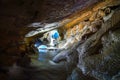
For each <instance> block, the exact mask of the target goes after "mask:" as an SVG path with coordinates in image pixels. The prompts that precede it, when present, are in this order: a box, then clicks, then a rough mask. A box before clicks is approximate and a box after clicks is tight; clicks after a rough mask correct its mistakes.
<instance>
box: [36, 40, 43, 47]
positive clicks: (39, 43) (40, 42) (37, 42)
mask: <svg viewBox="0 0 120 80" xmlns="http://www.w3.org/2000/svg"><path fill="white" fill-rule="evenodd" d="M41 44H42V41H40V40H37V41H36V42H35V44H34V46H35V47H39V46H40V45H41Z"/></svg>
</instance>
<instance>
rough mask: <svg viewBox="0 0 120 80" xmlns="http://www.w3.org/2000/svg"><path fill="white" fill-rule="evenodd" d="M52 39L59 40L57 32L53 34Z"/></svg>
mask: <svg viewBox="0 0 120 80" xmlns="http://www.w3.org/2000/svg"><path fill="white" fill-rule="evenodd" d="M52 38H54V39H57V38H59V33H58V31H56V32H55V33H53V35H52Z"/></svg>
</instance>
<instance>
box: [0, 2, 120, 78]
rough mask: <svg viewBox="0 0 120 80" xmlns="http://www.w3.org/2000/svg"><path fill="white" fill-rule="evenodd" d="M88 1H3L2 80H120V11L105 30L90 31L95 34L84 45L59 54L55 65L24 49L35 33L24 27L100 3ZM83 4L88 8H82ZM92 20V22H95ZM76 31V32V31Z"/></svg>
mask: <svg viewBox="0 0 120 80" xmlns="http://www.w3.org/2000/svg"><path fill="white" fill-rule="evenodd" d="M63 1H64V3H63ZM77 1H78V2H77ZM86 1H87V0H83V1H82V0H61V1H59V0H55V1H53V0H47V1H46V0H42V1H33V0H26V1H24V0H21V1H17V0H11V1H8V0H1V1H0V2H1V3H0V4H1V5H0V8H1V10H2V12H0V18H1V19H2V20H1V21H0V23H1V27H0V31H1V33H2V34H0V35H1V45H0V79H2V80H119V79H120V71H119V70H120V54H119V53H120V51H119V49H120V26H119V25H120V24H117V23H119V17H117V16H119V13H120V11H119V9H118V10H117V12H116V13H118V14H114V15H115V17H113V19H112V20H110V21H108V23H107V24H104V25H102V28H101V27H99V28H94V29H90V30H91V31H93V33H94V34H93V33H92V34H90V36H89V37H87V38H85V39H84V40H83V42H82V41H81V42H79V43H78V44H74V45H72V47H71V49H67V50H65V51H62V52H60V54H58V55H57V56H55V57H54V58H53V61H54V62H52V60H51V62H49V61H48V62H39V61H38V60H37V59H36V58H33V57H30V56H29V55H31V54H32V55H35V56H38V54H33V53H34V51H33V50H32V49H31V48H28V47H29V46H26V45H25V41H24V35H25V34H26V33H27V32H28V31H30V30H33V28H26V27H24V26H25V25H28V24H30V23H32V22H37V21H43V22H53V21H57V20H61V19H63V18H66V17H67V16H68V15H70V14H72V12H76V10H78V9H80V8H82V7H84V6H85V7H86V5H88V4H93V3H94V2H97V1H100V0H94V1H93V2H91V1H92V0H89V1H88V2H86ZM105 1H106V0H105ZM118 2H119V1H118ZM76 3H77V4H76ZM40 4H41V5H40ZM80 4H85V5H84V6H79V5H80ZM9 6H11V7H10V8H9ZM49 7H51V9H49ZM53 7H54V8H53ZM63 7H64V8H63ZM58 9H59V10H58ZM44 13H45V14H44ZM102 15H104V14H102ZM90 20H91V21H93V20H94V18H91V19H90ZM86 21H87V20H86ZM102 23H106V22H102ZM116 24H117V25H116ZM111 25H112V26H111ZM93 26H94V25H93ZM81 28H82V27H81ZM74 30H76V28H73V31H74ZM88 33H89V32H88ZM70 46H71V45H70Z"/></svg>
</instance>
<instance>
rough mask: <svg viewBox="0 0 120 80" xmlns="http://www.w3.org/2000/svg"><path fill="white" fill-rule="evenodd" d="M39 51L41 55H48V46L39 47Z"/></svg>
mask: <svg viewBox="0 0 120 80" xmlns="http://www.w3.org/2000/svg"><path fill="white" fill-rule="evenodd" d="M38 51H39V53H41V54H44V53H47V51H48V50H47V46H46V45H40V46H39V47H38Z"/></svg>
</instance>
